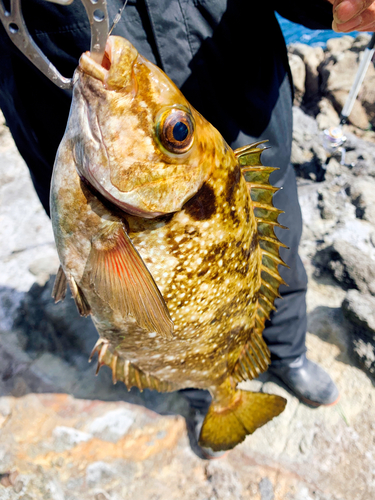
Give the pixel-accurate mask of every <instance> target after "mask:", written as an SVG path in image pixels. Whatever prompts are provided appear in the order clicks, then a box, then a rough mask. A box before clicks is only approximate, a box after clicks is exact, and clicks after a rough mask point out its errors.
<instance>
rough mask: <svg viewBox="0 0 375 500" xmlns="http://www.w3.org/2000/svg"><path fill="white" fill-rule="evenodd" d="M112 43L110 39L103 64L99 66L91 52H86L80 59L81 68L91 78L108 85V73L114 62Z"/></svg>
mask: <svg viewBox="0 0 375 500" xmlns="http://www.w3.org/2000/svg"><path fill="white" fill-rule="evenodd" d="M111 55H112V43H111V39H110V38H108V40H107V43H106V45H105V51H104V56H103V60H102V63H101V64H98V63H97V62H96V61H94V59H92V58H91V54H90V52H89V51H87V52H84V53H83V54H82V55H81V57H80V59H79V68H80V69H81V70H82V71H83V72H84V73H85V74H86V75H89V76H92V77H93V78H95V79H96V80H99V81H100V82H102V83H103V85H104V84H105V83H106V81H107V79H108V73H109V70H110V68H111V64H112V60H111Z"/></svg>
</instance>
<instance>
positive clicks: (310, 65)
mask: <svg viewBox="0 0 375 500" xmlns="http://www.w3.org/2000/svg"><path fill="white" fill-rule="evenodd" d="M289 53H290V54H294V55H297V56H299V57H300V58H301V59H302V61H303V63H304V64H305V68H306V69H305V73H306V77H305V80H304V94H305V95H304V101H305V102H306V103H309V104H310V105H311V102H314V101H315V100H316V99H317V98H319V96H320V95H319V71H318V67H319V65H320V64H321V62H322V61H323V59H324V52H323V49H322V48H321V47H310V46H309V45H306V44H304V43H295V44H291V45H290V46H289ZM292 73H293V71H292ZM293 78H294V74H293Z"/></svg>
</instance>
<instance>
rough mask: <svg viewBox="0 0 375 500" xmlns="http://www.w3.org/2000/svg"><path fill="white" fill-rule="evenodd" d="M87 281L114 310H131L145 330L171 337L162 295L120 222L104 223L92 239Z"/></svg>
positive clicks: (171, 328)
mask: <svg viewBox="0 0 375 500" xmlns="http://www.w3.org/2000/svg"><path fill="white" fill-rule="evenodd" d="M89 264H90V266H91V283H92V285H93V286H94V288H95V291H96V292H97V294H98V295H99V297H101V298H102V299H103V300H104V301H105V302H106V303H107V304H108V305H109V306H110V307H111V308H112V309H113V310H114V311H120V312H122V313H123V314H125V315H127V314H131V315H132V316H133V317H134V318H135V320H136V321H137V323H138V324H139V325H140V326H141V327H142V328H144V329H145V330H147V331H149V332H158V333H159V334H160V335H162V336H163V337H165V338H171V337H172V332H173V322H172V320H171V319H170V316H169V312H168V309H167V306H166V304H165V302H164V299H163V297H162V295H161V293H160V291H159V289H158V287H157V285H156V283H155V281H154V279H153V277H152V276H151V274H150V272H149V270H148V269H147V267H146V265H145V263H144V262H143V260H142V257H141V256H140V255H139V253H138V252H137V250H136V249H135V248H134V246H133V244H132V242H131V240H130V238H129V236H128V235H127V234H126V231H125V228H124V226H123V224H122V223H118V222H115V223H110V224H108V225H107V226H106V227H105V228H104V229H103V230H102V231H101V232H100V233H99V234H98V235H97V236H96V237H95V239H94V240H93V242H92V251H91V255H90V262H89Z"/></svg>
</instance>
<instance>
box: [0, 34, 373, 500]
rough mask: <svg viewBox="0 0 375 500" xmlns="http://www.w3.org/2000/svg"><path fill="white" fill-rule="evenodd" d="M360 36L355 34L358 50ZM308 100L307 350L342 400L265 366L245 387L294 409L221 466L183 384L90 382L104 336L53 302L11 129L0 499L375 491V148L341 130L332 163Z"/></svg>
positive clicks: (199, 499) (4, 204)
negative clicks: (195, 441) (299, 386)
mask: <svg viewBox="0 0 375 500" xmlns="http://www.w3.org/2000/svg"><path fill="white" fill-rule="evenodd" d="M335 43H338V42H335ZM364 44H365V42H364V38H363V37H362V38H358V39H357V40H356V41H354V42H352V45H351V47H350V50H351V51H353V52H355V53H357V54H358V53H359V51H360V50H361V47H362V48H363V46H364ZM331 45H332V44H331ZM333 45H334V46H333V47H332V49H331V50H332V53H334V52H335V53H338V56H336V57H339V53H340V50H341V49H340V48H339V47H336V46H335V44H333ZM302 50H303V49H301V51H300V53H301V54H302V53H303V52H302ZM306 53H307V52H306ZM298 57H300V56H298ZM306 57H307V56H306ZM328 57H331V54H329V55H327V53H325V54H324V58H325V59H324V60H326V58H328ZM304 60H305V61H307V59H306V58H305V59H304ZM305 64H306V65H307V64H308V63H307V62H305ZM315 64H316V61H315V62H314V61H312V63H311V66H312V67H315ZM322 64H324V62H323V63H321V65H320V66H317V71H318V72H319V75H318V77H319V78H320V68H321V66H322ZM309 71H310V70H309ZM311 72H312V70H311ZM325 99H326V101H325V104H322V101H321V102H320V103H318V104H319V105H318V106H316V109H317V110H318V111H319V109H320V115H321V114H322V109H323V108H324V106H325V107H326V109H327V110H328V111H327V113H326V118H327V117H328V116H329V113H330V112H332V108H331V109H329V105H328V104H327V103H328V102H329V103H330V102H331V101H330V98H329V96H328V97H327V96H326V97H325ZM305 105H306V102H305V100H304V101H303V106H305ZM302 111H303V109H302V110H296V111H295V119H296V127H295V128H296V129H300V130H299V131H298V132H297V133H296V134H295V145H294V152H295V156H294V164H295V166H296V170H297V173H300V174H301V177H300V179H299V195H300V201H301V208H302V213H303V219H304V232H303V239H302V242H301V249H300V253H301V257H302V259H303V261H304V264H305V266H306V269H307V272H308V275H309V279H310V285H309V290H308V295H307V303H308V330H309V334H308V337H307V348H308V356H309V357H310V358H311V359H312V360H314V361H316V362H319V363H320V364H321V365H322V366H323V367H324V368H325V369H326V370H328V371H329V372H330V374H331V375H332V377H333V379H334V380H335V381H336V383H337V385H338V387H339V389H340V393H341V401H340V403H339V404H338V405H337V406H335V407H327V408H317V409H313V408H310V407H308V406H305V405H303V404H302V403H300V402H299V401H298V400H297V399H296V398H295V397H294V396H293V395H291V394H290V392H289V391H288V390H287V389H286V388H285V387H284V386H282V385H281V384H279V383H278V382H277V380H276V379H273V378H272V377H270V376H269V375H268V374H265V375H264V376H263V377H262V378H261V379H258V380H256V381H253V382H250V383H246V384H244V387H245V388H249V389H252V390H263V391H266V392H272V393H277V394H280V395H283V396H284V397H286V398H287V400H288V405H287V408H286V410H285V412H284V413H283V414H282V415H280V416H279V417H278V418H277V419H275V420H274V421H272V422H271V423H270V424H269V425H267V426H265V427H264V428H262V429H260V430H258V431H257V432H255V433H254V434H253V435H252V436H250V437H248V438H247V439H246V440H245V442H244V443H242V444H241V445H239V446H238V447H237V448H236V449H235V450H233V451H232V452H230V453H228V454H227V455H226V456H225V457H224V458H222V459H221V460H220V461H214V462H207V461H205V460H202V459H200V458H199V457H198V456H197V455H196V454H195V453H194V452H193V451H192V448H191V447H190V444H189V435H188V433H187V430H186V423H188V427H189V428H191V425H190V424H189V422H190V423H191V413H190V410H189V407H188V404H187V402H186V400H185V399H184V398H183V396H182V395H181V394H179V393H171V394H158V393H156V392H152V391H144V392H143V393H140V392H139V391H137V390H135V389H133V390H132V391H130V392H127V391H126V389H125V388H124V386H123V385H121V384H117V385H116V386H113V385H112V381H111V376H110V372H109V370H108V369H106V368H103V369H102V370H101V371H100V373H99V375H98V376H97V377H95V366H93V364H91V365H90V364H88V363H87V358H88V356H89V353H90V351H91V349H92V347H93V345H94V343H95V341H96V339H97V333H96V331H95V328H94V327H93V325H92V323H91V321H90V319H84V318H80V317H79V316H78V314H77V311H76V308H75V305H74V302H73V301H72V300H71V299H70V298H69V297H67V299H66V300H65V302H63V303H59V304H57V305H55V304H53V301H52V299H51V298H50V292H51V287H52V283H53V277H51V278H49V275H50V274H52V275H53V274H54V273H56V270H57V257H56V252H55V249H54V244H53V237H52V232H51V226H50V222H49V220H48V218H47V217H46V215H45V214H44V212H43V209H42V207H41V206H40V204H39V202H38V200H37V198H36V195H35V193H34V191H33V188H32V185H31V181H30V178H29V176H28V172H27V169H26V167H25V165H24V163H23V161H22V160H21V158H20V157H19V155H18V153H17V151H16V150H15V148H14V145H13V143H12V141H11V138H10V136H9V133H8V132H7V130H6V128H5V127H0V218H1V222H2V223H1V225H0V236H1V241H2V244H1V246H0V261H1V266H0V330H1V331H0V499H1V500H78V499H79V500H126V499H132V500H138V499H139V500H141V499H142V500H164V499H168V500H180V499H181V500H185V499H186V500H216V499H231V500H232V499H233V500H247V499H248V500H250V499H251V500H272V499H273V500H349V499H350V500H372V499H373V498H375V424H374V414H375V384H374V380H375V378H374V377H375V370H374V367H375V349H374V345H373V343H372V341H373V337H372V333H371V331H373V325H374V318H373V308H372V304H373V300H374V297H373V295H371V293H374V290H373V287H372V284H373V283H372V281H371V273H372V272H373V271H372V270H373V269H374V261H375V228H374V225H373V219H372V216H370V215H369V214H370V213H371V210H372V208H371V207H370V205H371V203H372V199H371V196H370V193H371V189H372V186H373V184H372V183H373V178H374V177H375V166H374V165H375V162H374V161H373V160H374V158H375V156H374V150H375V145H374V144H371V143H369V142H367V141H365V140H363V138H364V137H369V138H371V137H372V135H371V134H369V135H365V134H364V132H363V131H362V132H361V131H360V132H358V130H354V129H350V128H346V129H345V133H347V132H348V131H349V130H352V131H353V132H355V133H356V134H357V135H360V136H361V137H362V139H358V138H357V137H355V136H354V135H350V134H349V133H348V141H347V143H348V145H349V148H348V153H347V161H346V163H347V164H348V166H343V165H340V163H339V158H336V157H332V158H328V159H326V157H325V152H324V151H323V150H322V148H321V136H320V132H319V129H318V128H317V126H316V123H315V122H314V120H313V117H312V115H311V116H307V115H305V114H304V113H302ZM368 116H369V120H370V119H371V116H370V115H368ZM301 124H302V125H301ZM300 125H301V126H300ZM319 126H320V125H319ZM302 129H303V130H302ZM298 155H299V157H298ZM350 163H355V165H354V166H351V165H350ZM310 174H313V175H310ZM315 181H319V182H315ZM366 193H367V194H366ZM25 207H27V210H25ZM339 241H342V242H344V243H345V245H343V244H338V243H337V242H339ZM332 251H335V252H336V253H337V255H338V258H337V260H336V261H333V258H332V253H331V252H332ZM355 257H356V258H355ZM319 259H320V260H319ZM355 260H356V262H355ZM334 262H339V263H341V267H340V266H338V265H337V264H334ZM345 266H346V267H345ZM356 266H357V267H356ZM354 270H356V272H355V273H354ZM335 272H336V277H337V276H339V277H340V276H341V281H337V279H335ZM347 276H349V278H350V280H351V281H350V280H349V282H348V281H345V280H344V278H345V279H346V277H347ZM348 288H349V290H347V289H348ZM342 304H343V306H342ZM190 438H191V436H190Z"/></svg>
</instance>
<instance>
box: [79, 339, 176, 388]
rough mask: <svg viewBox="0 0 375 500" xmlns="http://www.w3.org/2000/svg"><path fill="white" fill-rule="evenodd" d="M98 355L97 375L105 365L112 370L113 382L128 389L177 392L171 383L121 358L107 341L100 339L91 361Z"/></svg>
mask: <svg viewBox="0 0 375 500" xmlns="http://www.w3.org/2000/svg"><path fill="white" fill-rule="evenodd" d="M96 352H97V353H98V365H97V370H96V374H98V373H99V370H100V368H101V367H102V366H103V365H106V366H108V367H109V368H110V369H111V370H112V381H113V383H114V384H116V382H117V381H121V382H123V383H124V384H125V385H126V387H127V389H128V390H130V389H131V388H132V387H138V389H139V390H140V391H141V392H142V391H143V389H151V390H155V391H158V392H171V391H175V390H176V387H175V385H174V384H172V383H171V382H166V381H164V380H160V379H159V378H157V377H154V376H153V375H151V374H150V373H148V372H145V371H143V370H141V369H140V368H137V367H136V366H135V365H134V364H133V363H130V361H128V360H126V359H124V358H123V357H122V356H119V354H118V353H117V351H116V349H113V348H112V346H111V345H110V343H109V342H108V341H107V340H104V339H102V338H100V339H99V340H98V341H97V343H96V344H95V346H94V349H93V351H92V353H91V356H90V359H89V361H91V360H92V358H93V356H94V355H95V353H96Z"/></svg>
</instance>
